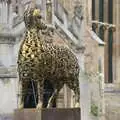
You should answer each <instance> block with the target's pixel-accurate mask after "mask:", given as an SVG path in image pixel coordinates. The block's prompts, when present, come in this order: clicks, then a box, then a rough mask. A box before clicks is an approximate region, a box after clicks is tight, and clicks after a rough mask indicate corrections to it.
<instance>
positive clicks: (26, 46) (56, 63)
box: [17, 8, 80, 108]
mask: <svg viewBox="0 0 120 120" xmlns="http://www.w3.org/2000/svg"><path fill="white" fill-rule="evenodd" d="M24 22H25V26H26V33H25V37H24V40H23V41H22V43H21V46H20V49H19V53H18V62H17V63H18V73H19V82H20V85H21V88H20V89H21V93H22V96H21V97H20V102H19V107H20V108H23V107H24V97H25V96H24V94H25V91H26V89H27V87H28V83H29V81H34V82H36V83H37V91H38V104H37V105H36V107H37V108H42V103H43V87H44V81H45V80H50V82H51V83H52V85H53V87H54V92H53V94H52V96H51V97H50V99H49V102H48V105H47V107H48V108H49V107H51V104H52V101H54V99H55V98H57V96H58V94H59V91H60V90H61V88H62V87H63V85H64V84H66V85H67V86H68V87H69V88H70V89H72V90H73V91H74V92H75V96H76V105H78V104H79V97H80V91H79V65H78V61H77V58H76V56H75V55H74V54H73V53H72V52H71V50H69V49H68V48H66V47H63V46H58V45H54V44H53V43H52V36H51V35H50V34H51V31H52V29H51V28H49V27H47V25H46V24H44V23H43V21H42V17H41V15H40V10H39V9H35V8H28V9H27V10H26V11H25V12H24ZM48 38H49V39H50V40H51V42H48V41H47V40H46V39H48ZM77 107H78V106H77Z"/></svg>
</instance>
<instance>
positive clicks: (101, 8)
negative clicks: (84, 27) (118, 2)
mask: <svg viewBox="0 0 120 120" xmlns="http://www.w3.org/2000/svg"><path fill="white" fill-rule="evenodd" d="M99 21H100V22H104V0H99ZM99 37H100V38H101V39H102V40H104V30H103V25H101V26H100V28H99Z"/></svg>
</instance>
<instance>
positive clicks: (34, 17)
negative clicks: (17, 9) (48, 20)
mask: <svg viewBox="0 0 120 120" xmlns="http://www.w3.org/2000/svg"><path fill="white" fill-rule="evenodd" d="M41 19H42V16H41V12H40V9H36V8H27V10H26V11H25V12H24V22H25V26H26V28H27V29H30V28H37V29H40V28H41V24H42V23H41Z"/></svg>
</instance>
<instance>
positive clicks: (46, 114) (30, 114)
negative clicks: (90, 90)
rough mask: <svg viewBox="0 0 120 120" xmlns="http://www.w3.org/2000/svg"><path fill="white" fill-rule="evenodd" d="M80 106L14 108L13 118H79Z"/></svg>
mask: <svg viewBox="0 0 120 120" xmlns="http://www.w3.org/2000/svg"><path fill="white" fill-rule="evenodd" d="M80 116H81V115H80V108H51V109H40V110H36V109H22V110H19V109H16V110H15V112H14V120H80V118H81V117H80Z"/></svg>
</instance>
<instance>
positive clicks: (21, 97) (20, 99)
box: [18, 81, 24, 109]
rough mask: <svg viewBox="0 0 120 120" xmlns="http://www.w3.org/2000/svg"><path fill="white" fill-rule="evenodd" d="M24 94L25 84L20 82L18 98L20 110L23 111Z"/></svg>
mask: <svg viewBox="0 0 120 120" xmlns="http://www.w3.org/2000/svg"><path fill="white" fill-rule="evenodd" d="M23 96H24V93H23V83H22V81H19V96H18V108H19V109H23V107H24V97H23Z"/></svg>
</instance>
